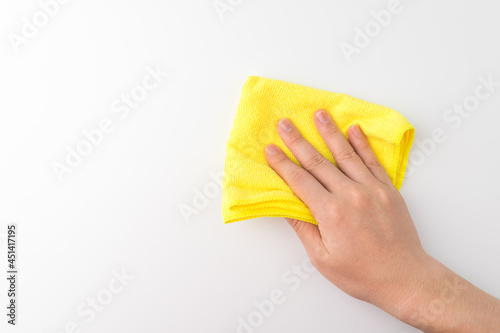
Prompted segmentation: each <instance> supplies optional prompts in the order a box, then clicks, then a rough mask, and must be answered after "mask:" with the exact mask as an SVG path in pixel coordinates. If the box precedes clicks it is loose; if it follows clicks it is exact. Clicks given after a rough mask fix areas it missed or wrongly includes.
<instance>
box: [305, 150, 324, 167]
mask: <svg viewBox="0 0 500 333" xmlns="http://www.w3.org/2000/svg"><path fill="white" fill-rule="evenodd" d="M325 162H327V160H326V158H324V157H323V156H322V155H321V154H314V155H312V156H311V157H309V158H308V159H307V161H306V163H304V168H306V169H310V170H312V169H316V168H318V167H321V166H323V165H324V164H325Z"/></svg>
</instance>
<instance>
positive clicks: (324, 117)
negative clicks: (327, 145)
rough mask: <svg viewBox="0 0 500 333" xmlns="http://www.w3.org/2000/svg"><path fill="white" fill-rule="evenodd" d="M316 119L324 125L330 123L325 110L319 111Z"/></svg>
mask: <svg viewBox="0 0 500 333" xmlns="http://www.w3.org/2000/svg"><path fill="white" fill-rule="evenodd" d="M316 118H318V120H319V121H320V122H322V123H323V124H326V123H327V122H328V115H327V114H326V111H325V110H319V111H318V112H316Z"/></svg>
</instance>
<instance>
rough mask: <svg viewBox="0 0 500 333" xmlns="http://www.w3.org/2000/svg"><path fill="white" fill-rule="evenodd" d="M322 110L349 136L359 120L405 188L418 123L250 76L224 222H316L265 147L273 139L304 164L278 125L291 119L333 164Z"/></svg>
mask: <svg viewBox="0 0 500 333" xmlns="http://www.w3.org/2000/svg"><path fill="white" fill-rule="evenodd" d="M318 109H325V110H327V111H328V112H329V113H330V114H331V116H332V118H333V119H334V120H335V123H336V124H337V125H338V127H339V128H340V130H341V131H342V133H344V135H345V136H346V137H347V130H348V129H349V127H350V126H351V125H353V124H357V125H359V126H360V127H361V129H362V130H363V132H364V133H365V134H366V135H367V137H368V141H369V143H370V145H371V146H372V148H373V150H374V151H375V154H376V155H377V157H378V159H379V161H380V163H381V164H382V165H383V166H384V168H385V170H386V171H387V173H388V174H389V176H390V178H391V181H392V182H393V184H394V185H395V186H396V187H397V188H398V190H399V189H400V188H401V184H402V182H403V178H404V174H405V170H406V164H407V161H408V154H409V151H410V148H411V145H412V143H413V138H414V135H415V129H414V127H413V126H412V125H411V124H410V123H409V122H408V120H406V118H404V117H403V116H402V115H401V114H399V113H398V112H396V111H394V110H392V109H389V108H386V107H384V106H380V105H376V104H373V103H369V102H365V101H362V100H359V99H357V98H353V97H350V96H348V95H345V94H339V93H333V92H328V91H324V90H319V89H315V88H310V87H306V86H302V85H298V84H294V83H289V82H284V81H279V80H273V79H267V78H262V77H257V76H250V77H249V78H248V79H247V81H246V83H245V85H244V87H243V90H242V92H241V99H240V102H239V105H238V109H237V111H236V116H235V119H234V123H233V127H232V129H231V132H230V135H229V140H228V142H227V146H226V160H225V164H224V174H223V184H222V216H223V219H224V222H225V223H230V222H236V221H241V220H245V219H251V218H256V217H264V216H279V217H289V218H293V219H298V220H302V221H306V222H310V223H313V224H317V222H316V221H315V220H314V217H313V216H312V214H311V212H310V211H309V209H308V208H307V206H306V205H305V204H304V203H303V202H302V201H301V200H300V199H299V198H298V197H297V196H296V195H295V194H294V193H293V191H292V190H291V188H290V187H289V186H288V185H287V184H286V183H285V181H284V180H283V179H281V177H280V176H278V174H277V173H276V172H275V171H274V170H273V169H271V167H270V166H269V165H268V163H267V160H266V158H265V155H264V148H265V146H266V145H267V144H269V143H274V144H276V145H278V146H279V147H280V148H281V149H282V150H283V152H284V153H285V154H286V155H287V156H288V157H289V158H290V159H291V160H292V161H293V162H295V163H296V164H297V165H300V163H299V162H298V161H297V159H295V157H294V156H293V155H292V153H291V152H290V150H288V148H287V147H286V146H285V144H284V143H283V142H282V141H281V138H280V137H279V135H278V132H277V129H276V126H277V123H278V121H279V120H280V119H281V118H289V119H290V120H291V121H292V122H293V123H294V124H295V126H297V128H298V129H299V131H300V132H301V133H302V135H303V136H304V138H306V139H307V140H308V141H309V142H310V143H311V144H312V145H313V146H314V147H315V148H316V149H317V150H318V151H319V152H320V153H321V154H322V155H323V156H324V157H325V158H327V159H328V160H330V161H332V162H333V163H335V161H334V159H333V156H332V154H331V152H330V151H329V150H328V147H327V146H326V144H325V143H324V141H323V139H322V137H321V136H320V135H319V133H318V131H317V129H316V127H315V125H314V122H313V113H314V112H315V111H316V110H318Z"/></svg>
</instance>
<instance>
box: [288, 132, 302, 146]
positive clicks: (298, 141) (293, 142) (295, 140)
mask: <svg viewBox="0 0 500 333" xmlns="http://www.w3.org/2000/svg"><path fill="white" fill-rule="evenodd" d="M304 140H305V139H304V137H303V136H302V135H300V134H298V135H294V136H293V137H291V138H290V145H292V146H296V145H299V144H301V143H302V142H303V141H304Z"/></svg>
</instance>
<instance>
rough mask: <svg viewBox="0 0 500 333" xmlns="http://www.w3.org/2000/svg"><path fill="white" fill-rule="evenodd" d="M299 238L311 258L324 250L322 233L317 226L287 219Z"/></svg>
mask: <svg viewBox="0 0 500 333" xmlns="http://www.w3.org/2000/svg"><path fill="white" fill-rule="evenodd" d="M285 219H286V220H287V222H288V224H290V225H291V226H292V228H293V230H295V232H296V233H297V236H299V239H300V241H301V242H302V244H303V245H304V248H305V249H306V252H307V253H308V254H309V256H311V255H312V254H314V253H318V250H320V249H324V245H323V240H322V238H321V233H320V232H319V228H318V226H317V225H314V224H312V223H309V222H304V221H301V220H296V219H291V218H285Z"/></svg>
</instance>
